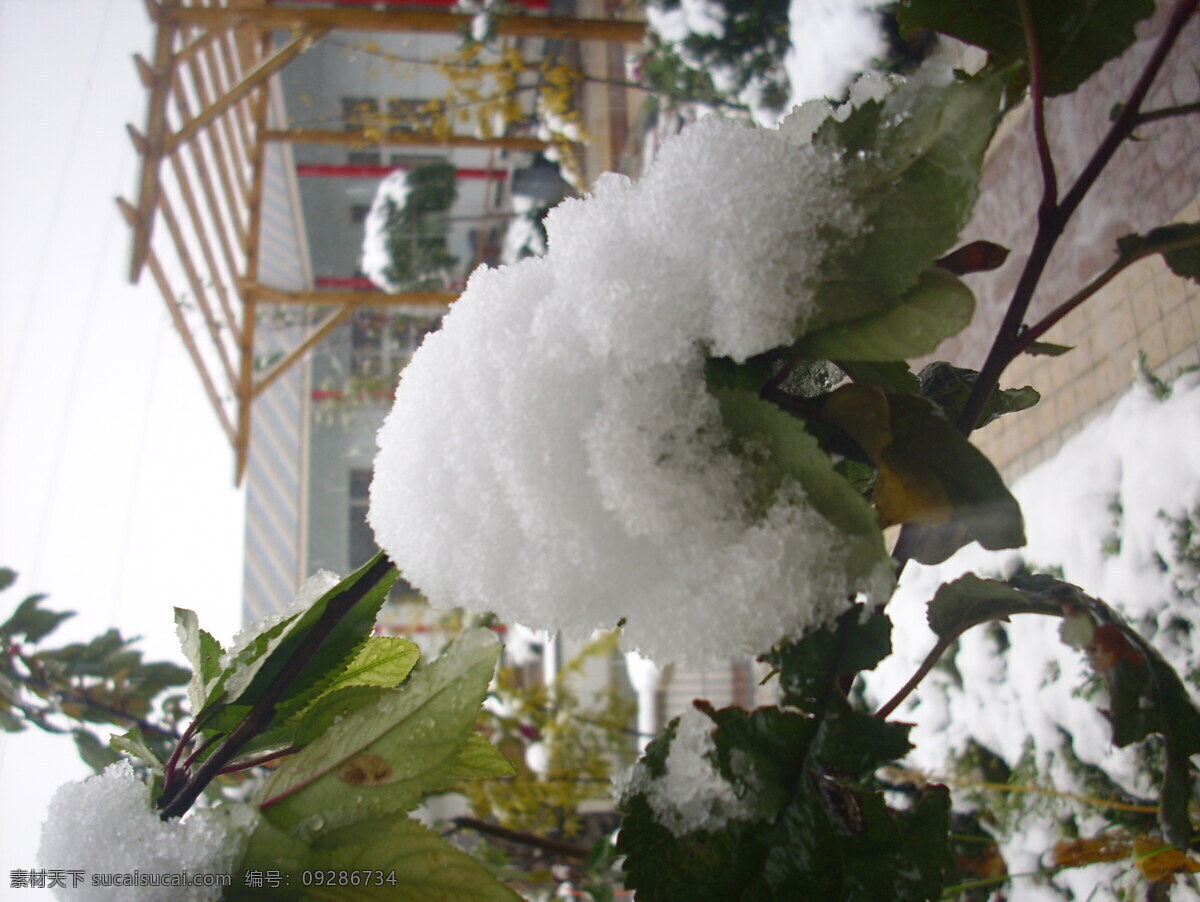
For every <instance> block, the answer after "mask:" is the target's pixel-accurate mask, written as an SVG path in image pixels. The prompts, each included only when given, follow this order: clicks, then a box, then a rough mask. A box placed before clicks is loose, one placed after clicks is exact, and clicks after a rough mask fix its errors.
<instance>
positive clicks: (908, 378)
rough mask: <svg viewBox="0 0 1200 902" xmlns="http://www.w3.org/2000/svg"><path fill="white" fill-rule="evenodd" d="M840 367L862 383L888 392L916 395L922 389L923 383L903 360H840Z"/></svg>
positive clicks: (854, 379)
mask: <svg viewBox="0 0 1200 902" xmlns="http://www.w3.org/2000/svg"><path fill="white" fill-rule="evenodd" d="M837 365H838V367H840V368H841V370H842V371H843V372H845V374H846V375H847V376H849V377H850V378H851V379H852V380H853V381H854V382H857V383H859V384H860V385H874V386H875V387H876V388H881V389H883V390H884V391H885V392H886V393H887V394H889V395H890V394H898V395H915V394H919V393H920V391H921V383H920V382H919V381H918V380H917V377H916V376H915V375H914V374H913V371H912V370H911V369H909V367H908V364H907V363H905V362H904V361H902V360H897V361H893V362H890V363H873V362H866V361H861V360H838V361H837Z"/></svg>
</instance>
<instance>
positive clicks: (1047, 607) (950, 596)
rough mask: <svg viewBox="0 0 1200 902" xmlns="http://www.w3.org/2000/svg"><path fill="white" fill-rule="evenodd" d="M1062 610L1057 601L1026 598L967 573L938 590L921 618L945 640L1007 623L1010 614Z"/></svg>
mask: <svg viewBox="0 0 1200 902" xmlns="http://www.w3.org/2000/svg"><path fill="white" fill-rule="evenodd" d="M1062 611H1063V609H1062V605H1061V604H1059V603H1057V602H1054V601H1048V600H1046V599H1037V598H1030V597H1029V596H1027V595H1025V594H1024V593H1022V592H1020V591H1018V590H1017V589H1014V588H1013V587H1012V586H1010V585H1009V584H1008V583H1005V582H1000V581H999V580H995V579H980V578H979V577H978V576H976V575H975V574H974V573H967V574H965V575H963V576H960V577H959V578H958V579H956V580H954V581H953V582H949V583H944V584H942V585H941V586H939V587H938V590H937V592H936V593H934V596H933V600H932V601H930V602H929V604H928V606H927V607H926V609H925V616H926V617H927V619H928V620H929V628H930V629H931V630H933V632H934V633H935V634H936V635H937V636H938V638H940V639H947V640H948V639H953V638H955V637H956V636H959V635H961V634H962V633H964V632H966V631H967V630H968V629H970V628H971V627H973V626H978V625H979V624H981V623H987V622H988V621H989V620H1007V619H1008V618H1009V617H1011V616H1012V615H1013V614H1048V615H1051V616H1061V615H1062Z"/></svg>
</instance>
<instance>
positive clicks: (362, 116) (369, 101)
mask: <svg viewBox="0 0 1200 902" xmlns="http://www.w3.org/2000/svg"><path fill="white" fill-rule="evenodd" d="M381 125H382V123H381V122H380V116H379V101H378V100H377V99H376V98H374V97H343V98H342V127H343V128H344V129H345V130H346V131H348V132H354V131H359V130H360V129H366V130H371V129H375V130H378V129H379V128H380V126H381Z"/></svg>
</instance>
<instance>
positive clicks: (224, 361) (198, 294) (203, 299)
mask: <svg viewBox="0 0 1200 902" xmlns="http://www.w3.org/2000/svg"><path fill="white" fill-rule="evenodd" d="M158 208H159V211H160V212H161V213H162V217H163V222H165V223H166V224H167V231H168V232H169V233H170V235H171V240H172V241H173V242H174V244H175V253H176V254H177V255H178V256H179V262H180V264H182V266H183V274H184V276H185V277H186V278H187V282H188V286H189V287H190V288H191V289H192V296H193V297H194V298H195V300H196V306H197V307H198V308H199V309H200V315H201V316H203V317H204V324H205V325H206V326H207V327H208V336H209V338H211V339H212V343H213V346H214V347H215V348H216V349H217V356H218V357H220V359H221V365H222V366H223V367H224V368H225V379H226V381H228V382H229V384H231V385H232V384H233V383H234V382H236V381H237V378H236V376H235V375H234V372H233V361H232V360H231V358H230V356H229V349H228V348H226V347H225V339H224V338H223V337H222V335H221V326H220V324H219V323H218V322H217V318H216V317H215V316H213V310H212V305H211V304H209V303H208V297H207V296H206V295H205V292H204V283H203V282H201V281H200V273H199V272H197V270H196V264H195V262H194V261H193V260H192V254H191V251H189V250H188V246H187V242H186V241H185V240H184V237H183V230H182V229H181V228H180V227H179V220H178V219H176V218H175V211H174V210H172V209H171V204H170V203H169V202H168V201H167V195H166V194H161V193H160V194H159V195H158Z"/></svg>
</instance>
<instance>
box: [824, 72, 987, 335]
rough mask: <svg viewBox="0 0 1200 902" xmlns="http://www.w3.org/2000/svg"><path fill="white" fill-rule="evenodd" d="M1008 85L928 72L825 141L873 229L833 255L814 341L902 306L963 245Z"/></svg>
mask: <svg viewBox="0 0 1200 902" xmlns="http://www.w3.org/2000/svg"><path fill="white" fill-rule="evenodd" d="M1004 81H1005V78H1004V76H1003V74H998V75H993V76H989V77H987V78H974V79H957V80H956V79H950V78H949V77H948V76H946V75H945V74H944V72H943V71H942V70H939V69H936V67H926V68H923V69H921V70H919V71H918V72H917V73H916V74H914V75H913V76H911V77H910V78H908V79H906V80H905V82H904V83H903V84H902V85H901V86H900V87H898V88H897V89H895V90H894V91H893V92H892V93H891V94H889V95H888V96H887V97H885V98H884V99H883V100H882V101H869V102H867V103H864V104H862V105H860V106H859V107H858V108H857V109H855V110H854V111H853V112H851V113H850V115H849V117H848V118H846V119H845V120H844V121H840V122H839V121H838V120H837V119H835V118H830V119H828V120H826V122H825V123H824V125H822V126H821V128H820V129H819V130H818V131H817V134H816V135H815V136H814V138H813V143H814V145H815V146H817V147H818V148H827V149H828V150H829V151H830V152H832V153H835V154H837V155H838V156H839V157H840V158H841V159H843V160H844V162H845V172H846V176H845V185H846V188H847V189H848V190H849V191H850V193H851V195H852V198H853V203H854V205H855V207H856V208H857V209H859V210H860V211H861V212H862V214H863V216H864V217H865V224H864V226H865V227H864V228H863V229H862V230H861V231H859V232H858V234H857V235H855V236H854V237H849V236H841V240H840V243H838V244H836V245H835V250H834V251H833V252H832V253H831V254H829V255H827V258H826V260H825V261H824V264H823V268H822V284H820V285H819V286H818V288H817V293H816V302H817V306H818V312H817V313H816V314H815V315H814V317H813V318H812V320H811V321H809V322H808V323H807V324H806V326H807V328H808V330H809V331H813V330H815V329H818V328H821V327H824V326H827V325H829V324H830V323H834V322H840V321H842V320H849V319H856V318H859V317H863V316H868V315H871V314H876V313H881V312H883V311H885V310H887V309H889V308H890V307H893V306H895V305H896V304H897V303H899V302H900V300H901V298H903V297H904V295H905V293H906V292H908V291H909V289H911V288H912V287H913V286H914V285H915V284H916V283H917V280H918V279H919V278H920V276H921V274H922V273H923V272H925V271H926V270H928V269H930V268H931V267H932V266H933V264H934V261H935V260H937V258H938V257H940V256H941V255H942V254H943V253H945V251H946V250H948V249H949V248H950V247H951V246H952V245H953V244H954V242H955V241H956V240H957V238H958V234H959V232H960V231H961V229H962V227H963V226H964V225H965V224H966V221H967V217H968V216H969V215H970V212H971V208H972V206H973V205H974V203H975V197H976V194H977V193H978V186H979V174H980V170H981V167H982V163H983V153H984V150H985V149H986V148H987V145H988V143H989V141H990V140H991V136H992V131H993V129H994V128H995V125H996V121H997V119H998V117H999V113H1000V98H1001V94H1002V92H1003V89H1004ZM827 237H828V238H830V239H831V240H836V239H837V236H827Z"/></svg>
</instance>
